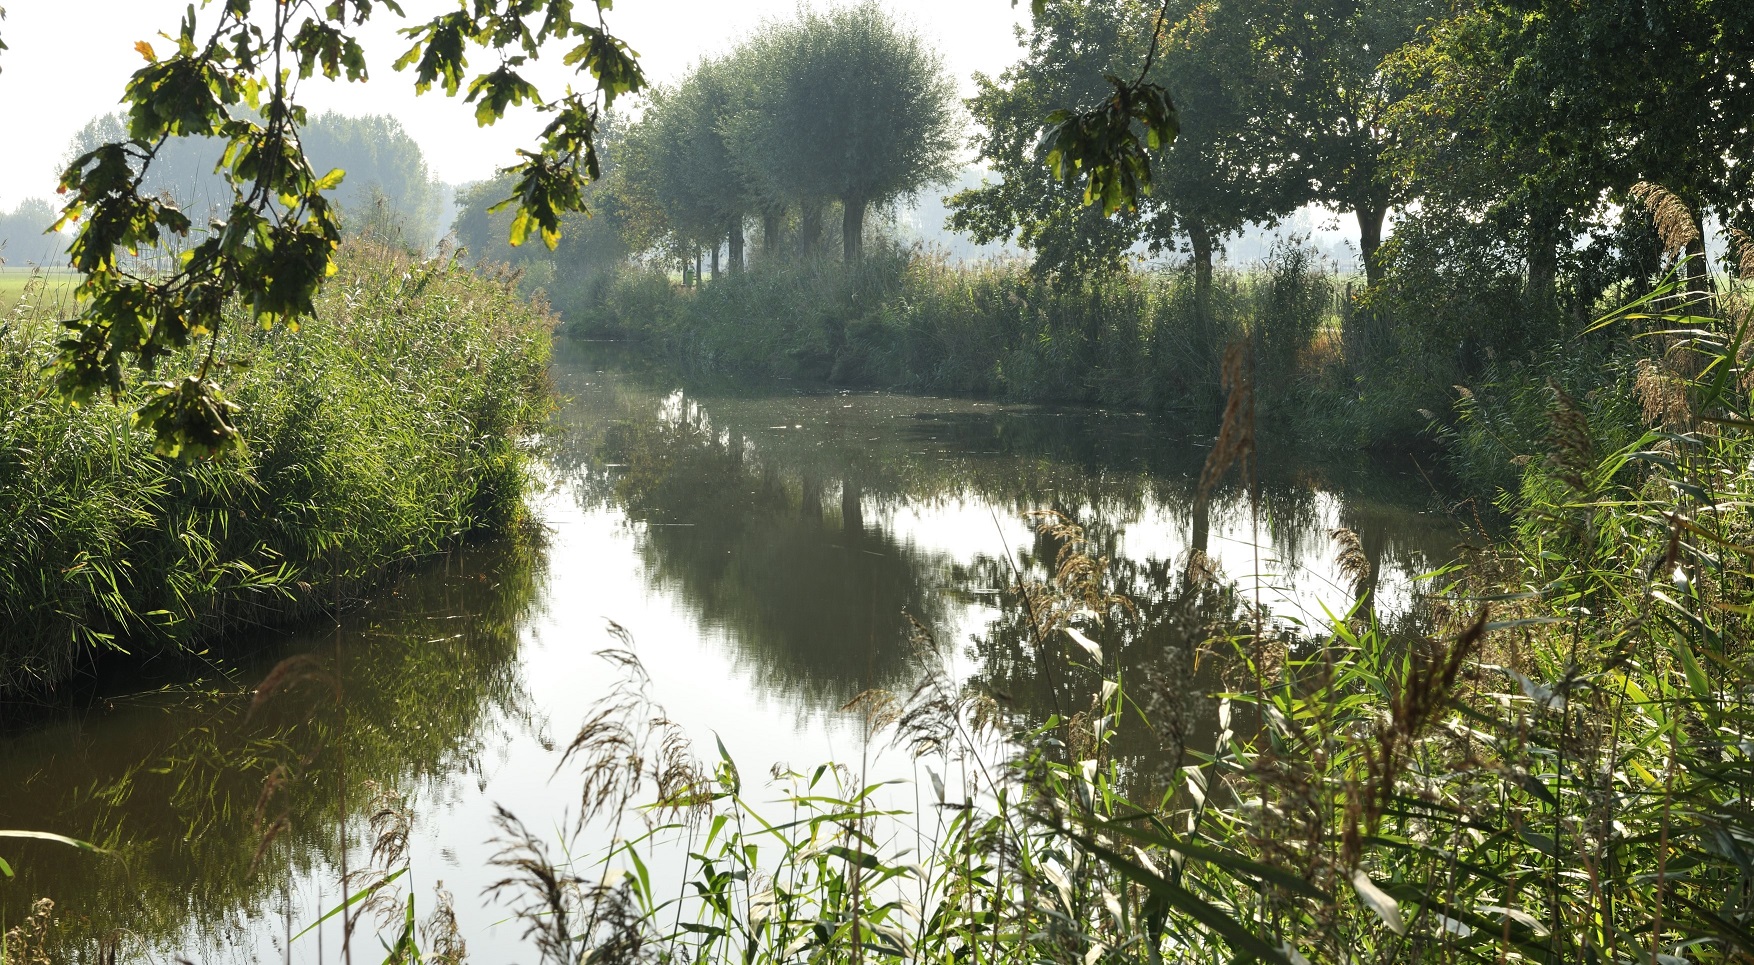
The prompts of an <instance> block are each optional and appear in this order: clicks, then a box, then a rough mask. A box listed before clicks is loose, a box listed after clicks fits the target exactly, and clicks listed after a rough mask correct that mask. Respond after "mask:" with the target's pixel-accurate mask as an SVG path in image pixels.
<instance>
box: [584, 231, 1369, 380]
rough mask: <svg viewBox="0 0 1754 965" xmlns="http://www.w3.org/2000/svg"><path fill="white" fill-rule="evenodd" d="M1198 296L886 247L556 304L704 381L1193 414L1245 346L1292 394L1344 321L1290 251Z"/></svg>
mask: <svg viewBox="0 0 1754 965" xmlns="http://www.w3.org/2000/svg"><path fill="white" fill-rule="evenodd" d="M1194 288H1195V286H1194V279H1193V277H1192V275H1191V273H1189V272H1186V271H1180V270H1166V271H1134V272H1122V273H1117V274H1111V275H1105V276H1098V277H1093V278H1089V279H1081V280H1072V279H1054V278H1044V277H1041V276H1039V275H1037V274H1034V273H1032V272H1031V271H1030V269H1029V267H1028V266H1027V264H1025V263H1023V262H1021V261H993V262H986V263H980V264H974V265H959V264H953V263H951V262H949V261H948V260H946V259H945V258H943V257H941V256H938V255H934V254H931V253H929V252H922V251H919V250H915V249H905V248H900V247H896V246H893V245H890V246H873V247H872V248H871V250H869V251H868V252H867V254H866V256H865V258H864V259H863V260H862V261H861V262H860V264H858V265H856V266H852V267H848V266H846V265H844V264H842V263H840V262H838V261H832V262H831V261H826V260H810V259H806V260H802V261H774V262H769V263H757V264H756V265H754V266H752V267H751V268H750V269H749V270H747V271H745V272H742V273H740V274H732V275H726V276H725V277H724V278H721V279H719V280H717V281H714V282H711V283H708V284H706V285H704V286H701V287H699V288H698V289H687V288H682V287H679V286H676V285H674V284H673V283H672V282H671V281H670V279H669V278H668V277H667V276H666V275H664V274H663V273H661V272H659V271H656V270H653V269H649V268H637V267H635V268H624V269H622V270H621V271H620V272H619V273H617V274H616V275H614V276H612V277H610V278H609V279H607V280H605V281H603V282H600V283H599V284H596V285H594V286H590V287H588V288H587V289H585V290H583V291H579V292H573V291H571V290H568V291H567V292H566V293H565V294H566V297H564V298H561V299H559V300H557V302H556V304H557V307H558V308H559V309H560V311H561V313H562V315H563V317H564V318H565V319H566V322H567V329H568V331H570V332H572V333H574V334H577V335H581V336H585V337H592V338H628V339H634V340H639V341H643V342H645V343H647V344H648V345H650V346H651V347H652V348H653V349H654V350H655V351H656V352H658V353H660V354H662V355H663V356H664V357H666V358H670V359H674V360H677V361H680V362H681V363H682V364H683V365H685V366H688V367H690V368H692V369H694V370H696V371H700V372H711V373H722V374H729V375H736V376H740V377H745V378H756V379H793V380H810V381H817V382H829V383H833V384H837V385H852V386H867V387H883V388H898V389H907V390H911V391H923V392H947V393H956V394H964V395H977V396H989V397H999V398H1006V399H1011V400H1014V401H1032V402H1082V403H1096V404H1102V405H1114V406H1126V407H1131V408H1146V409H1154V410H1190V409H1192V410H1200V411H1206V410H1215V409H1216V408H1217V406H1218V405H1220V404H1221V402H1222V395H1221V391H1220V387H1219V385H1218V362H1219V359H1220V358H1221V356H1222V355H1223V353H1224V349H1225V346H1226V345H1228V344H1229V343H1230V342H1232V341H1234V340H1235V339H1237V338H1239V337H1249V338H1251V339H1253V340H1255V341H1256V343H1257V346H1258V351H1259V353H1260V356H1261V359H1262V364H1263V365H1265V366H1267V367H1270V368H1271V369H1273V371H1274V372H1275V373H1276V374H1283V375H1285V376H1287V377H1288V378H1294V377H1295V376H1297V375H1298V374H1299V369H1298V363H1299V360H1300V358H1301V357H1302V356H1303V355H1305V354H1307V352H1308V349H1309V346H1310V345H1311V344H1312V341H1313V340H1314V339H1315V338H1316V336H1317V334H1318V332H1320V331H1321V330H1323V329H1324V328H1328V327H1332V326H1333V325H1335V324H1336V323H1337V320H1338V315H1337V312H1338V311H1339V304H1338V301H1337V298H1338V294H1339V286H1338V283H1337V281H1336V279H1335V276H1334V275H1333V274H1332V273H1331V272H1329V271H1326V270H1324V269H1323V268H1322V266H1321V265H1320V264H1318V262H1317V259H1316V258H1315V257H1314V256H1313V255H1312V254H1311V253H1310V252H1309V251H1308V250H1307V249H1304V248H1301V247H1299V246H1297V245H1294V244H1288V245H1284V246H1281V248H1280V249H1278V250H1277V251H1275V253H1274V255H1273V257H1272V258H1271V259H1269V260H1268V261H1267V262H1266V263H1265V264H1263V265H1261V266H1260V267H1259V270H1256V271H1233V272H1232V271H1227V272H1221V273H1220V275H1219V277H1218V278H1217V280H1216V281H1215V282H1214V284H1213V286H1212V291H1211V294H1210V298H1209V304H1208V305H1206V306H1205V307H1204V308H1202V307H1201V306H1199V305H1198V304H1196V299H1195V290H1194ZM1275 401H1283V402H1285V403H1287V404H1289V402H1290V396H1289V395H1282V396H1279V397H1276V399H1275Z"/></svg>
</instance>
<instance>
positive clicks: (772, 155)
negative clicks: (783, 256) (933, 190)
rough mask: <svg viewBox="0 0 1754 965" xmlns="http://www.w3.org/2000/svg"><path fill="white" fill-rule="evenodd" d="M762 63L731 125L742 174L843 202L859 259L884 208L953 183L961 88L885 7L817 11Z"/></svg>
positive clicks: (759, 54)
mask: <svg viewBox="0 0 1754 965" xmlns="http://www.w3.org/2000/svg"><path fill="white" fill-rule="evenodd" d="M751 59H752V60H753V61H754V63H755V64H756V71H757V73H756V76H755V84H754V86H753V88H752V90H751V92H750V93H751V103H750V104H749V106H748V108H747V109H746V110H744V111H741V112H739V113H738V114H736V115H735V116H734V123H733V124H732V126H731V127H732V138H731V140H732V143H733V144H734V145H735V147H736V150H737V153H738V156H739V158H740V170H742V171H744V172H745V175H746V176H749V177H751V178H752V179H753V180H755V182H756V183H757V184H758V185H760V190H761V193H763V194H765V195H767V196H769V197H777V198H795V199H797V200H798V201H799V202H800V203H801V204H812V203H820V202H821V201H822V200H826V199H829V198H832V199H834V200H837V201H839V202H840V204H841V212H842V215H841V243H842V251H843V252H844V253H845V256H846V259H847V260H848V261H855V260H857V259H858V258H859V255H860V252H861V250H862V248H863V244H864V234H865V216H866V213H867V212H868V211H869V210H870V209H871V207H872V206H874V205H884V204H888V203H890V202H893V201H895V200H896V199H898V198H900V197H902V196H904V195H907V194H911V193H912V192H914V191H917V190H919V189H920V188H922V187H925V186H926V185H929V184H942V183H945V182H947V181H949V180H950V177H951V176H952V174H953V173H954V168H953V162H954V160H955V156H956V148H957V139H956V124H955V116H956V115H955V86H954V84H953V83H952V82H951V80H950V78H949V76H948V74H947V73H946V72H945V70H944V65H943V61H942V60H941V59H940V58H939V57H938V55H937V54H936V53H935V52H933V51H932V50H931V49H930V48H929V47H927V46H926V44H925V42H924V41H923V40H921V38H920V37H919V36H918V35H916V34H913V33H910V32H908V31H905V30H903V29H902V28H901V27H900V26H899V25H898V24H897V23H896V22H895V20H894V18H893V17H891V16H890V15H889V14H888V13H886V12H884V10H883V9H882V8H881V7H879V6H878V5H877V4H876V3H874V2H867V3H864V4H861V5H859V6H856V7H845V8H838V9H834V10H830V11H827V12H821V13H818V12H806V13H805V14H804V15H803V16H801V17H800V18H799V19H798V20H797V21H796V22H794V23H792V24H789V25H786V26H783V27H780V28H778V29H776V30H773V31H772V32H770V33H769V35H768V37H767V38H766V39H765V40H764V41H762V42H761V43H760V45H759V46H758V47H757V48H756V49H755V50H754V51H752V56H751ZM779 158H790V159H791V163H789V164H777V163H775V162H776V160H777V159H779Z"/></svg>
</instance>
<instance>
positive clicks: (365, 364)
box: [0, 246, 551, 693]
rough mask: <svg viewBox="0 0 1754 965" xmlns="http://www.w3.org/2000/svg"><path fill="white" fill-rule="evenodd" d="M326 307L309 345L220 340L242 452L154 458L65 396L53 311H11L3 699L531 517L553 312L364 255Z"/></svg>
mask: <svg viewBox="0 0 1754 965" xmlns="http://www.w3.org/2000/svg"><path fill="white" fill-rule="evenodd" d="M315 309H316V314H315V317H314V318H313V319H311V320H310V322H309V323H308V326H307V327H308V328H309V329H312V330H314V331H313V334H314V335H316V336H317V337H315V338H310V339H299V338H298V337H297V336H296V335H294V334H293V333H291V332H288V331H285V330H281V329H275V330H263V329H260V328H256V327H251V326H238V327H237V328H235V329H233V330H231V332H230V333H229V334H228V335H226V336H225V337H224V338H222V339H221V340H220V341H219V342H218V344H217V347H216V352H217V354H218V357H219V358H221V359H222V360H224V361H225V362H226V364H228V365H230V366H232V368H233V369H234V370H235V371H236V372H237V373H238V375H237V392H238V394H239V397H240V398H241V399H243V400H246V401H248V402H249V403H250V405H249V407H248V408H247V409H246V410H245V413H244V414H243V416H242V419H243V420H244V425H246V426H248V427H249V428H250V429H251V443H250V445H249V447H248V448H247V449H245V450H244V451H243V452H241V453H240V454H239V455H238V456H237V458H235V459H230V460H219V461H203V462H198V463H190V462H182V461H178V460H171V459H166V458H164V457H163V456H160V455H156V454H154V451H153V450H154V447H153V438H152V435H151V433H150V432H147V431H143V430H142V429H141V428H140V427H137V426H131V425H130V424H129V419H128V416H127V414H126V412H125V411H119V410H117V409H115V408H112V407H108V406H94V407H86V406H81V407H69V406H67V405H65V404H64V403H62V402H60V401H59V400H58V399H56V398H55V397H54V396H53V394H52V393H51V392H50V390H49V383H48V380H47V373H48V372H49V371H50V369H51V367H52V366H53V364H54V357H55V355H54V351H55V350H54V341H53V338H54V330H55V323H54V318H53V317H52V316H50V315H48V314H47V313H46V312H45V311H41V310H39V307H38V306H36V305H35V304H33V302H32V301H31V300H29V299H27V300H25V301H23V302H21V303H20V304H19V305H18V306H17V307H16V308H15V309H14V310H13V311H12V313H11V314H9V315H8V316H7V317H6V318H5V319H3V320H0V365H3V366H4V368H5V373H6V375H5V379H4V380H3V382H4V385H3V386H0V507H3V508H0V544H3V552H0V616H3V619H4V622H5V624H6V627H7V632H6V634H5V635H4V638H3V641H0V668H3V670H4V672H3V673H0V689H4V690H5V691H7V692H11V693H17V692H19V691H40V690H43V689H45V688H49V687H53V686H55V685H56V684H58V683H61V682H62V681H64V680H66V679H67V677H68V676H69V675H70V674H71V673H73V672H74V671H75V670H76V669H78V668H81V667H86V666H89V665H90V664H91V662H92V661H93V660H94V659H96V658H97V656H98V655H99V654H101V653H104V652H105V651H110V650H118V651H122V652H126V653H131V654H133V655H135V656H137V657H139V656H145V655H148V654H153V653H160V652H163V653H173V654H174V653H177V652H180V651H183V650H190V649H195V648H198V647H199V646H200V645H201V644H202V643H203V642H204V641H207V640H210V639H212V638H213V637H214V636H216V635H217V634H219V633H220V632H222V631H225V630H228V629H231V628H235V627H237V626H239V625H246V624H255V623H262V622H284V621H286V620H289V619H292V618H295V617H297V616H298V615H300V614H302V613H307V612H311V611H312V610H313V609H315V608H319V607H322V606H326V605H332V604H333V599H334V597H335V595H336V594H346V593H349V592H353V591H354V590H355V589H357V587H359V586H360V585H362V584H364V583H366V582H368V581H371V580H373V579H376V578H378V577H379V576H381V575H382V573H383V572H384V571H385V569H386V568H389V567H394V566H397V565H400V564H402V563H404V562H406V561H409V560H414V559H418V558H420V557H422V556H425V555H428V554H431V553H434V552H438V551H441V550H443V549H445V548H447V547H450V546H452V545H454V544H455V543H456V542H457V541H458V540H459V539H461V538H462V537H463V536H464V535H465V534H468V533H470V532H474V531H477V530H495V529H498V530H506V529H508V528H510V527H512V526H513V524H514V523H515V522H516V521H517V520H518V519H519V518H520V516H521V513H522V511H523V496H524V488H525V487H524V474H525V472H526V457H525V455H524V454H523V453H522V452H521V450H520V449H519V436H520V434H521V433H522V432H524V431H526V430H528V429H529V428H531V427H532V426H533V425H534V424H535V423H536V422H537V421H538V420H539V419H540V418H541V417H542V416H543V415H544V414H545V412H546V405H547V400H546V396H545V391H544V386H545V366H546V360H547V351H548V337H549V336H548V328H549V325H550V324H551V323H550V321H549V320H548V318H547V317H546V316H545V314H544V312H543V311H542V310H541V309H539V308H536V307H532V306H531V305H530V304H528V303H527V302H524V301H523V300H522V299H520V298H519V297H517V295H516V294H515V293H514V292H512V291H511V290H510V288H509V286H508V285H507V284H506V283H504V282H499V281H494V280H492V279H488V278H484V277H478V276H476V275H474V274H471V273H469V272H467V271H464V270H463V269H461V268H458V267H456V266H454V265H452V264H450V263H448V262H447V261H444V260H438V261H431V262H425V261H410V260H409V259H408V258H407V257H405V256H399V255H395V254H392V253H390V252H389V251H387V250H381V249H373V248H369V247H364V246H360V247H354V248H350V249H348V251H347V257H346V258H345V259H344V260H343V262H342V269H341V271H340V273H338V274H337V276H336V278H335V279H334V280H333V283H332V286H331V287H330V288H329V290H328V294H326V295H325V296H324V298H323V299H322V300H321V301H320V302H319V303H318V304H317V305H316V306H315ZM232 311H243V309H242V308H235V307H234V308H233V309H232ZM179 361H182V360H180V359H179Z"/></svg>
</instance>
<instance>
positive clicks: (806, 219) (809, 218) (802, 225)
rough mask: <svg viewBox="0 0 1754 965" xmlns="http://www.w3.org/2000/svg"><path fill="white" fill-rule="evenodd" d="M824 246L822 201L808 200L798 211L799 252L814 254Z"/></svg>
mask: <svg viewBox="0 0 1754 965" xmlns="http://www.w3.org/2000/svg"><path fill="white" fill-rule="evenodd" d="M821 247H822V203H821V202H820V201H806V202H804V204H803V206H802V207H801V208H800V209H799V212H798V253H799V254H801V255H813V254H815V253H816V252H817V250H818V249H820V248H821Z"/></svg>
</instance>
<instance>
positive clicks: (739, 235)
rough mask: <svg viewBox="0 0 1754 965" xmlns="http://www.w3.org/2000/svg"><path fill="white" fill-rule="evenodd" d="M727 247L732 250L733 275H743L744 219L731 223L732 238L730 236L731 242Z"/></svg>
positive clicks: (728, 242) (727, 243)
mask: <svg viewBox="0 0 1754 965" xmlns="http://www.w3.org/2000/svg"><path fill="white" fill-rule="evenodd" d="M726 247H727V248H729V249H730V254H731V274H733V275H736V274H740V273H742V271H743V219H742V218H738V219H737V220H735V221H733V222H731V236H730V240H729V241H727V242H726Z"/></svg>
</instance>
